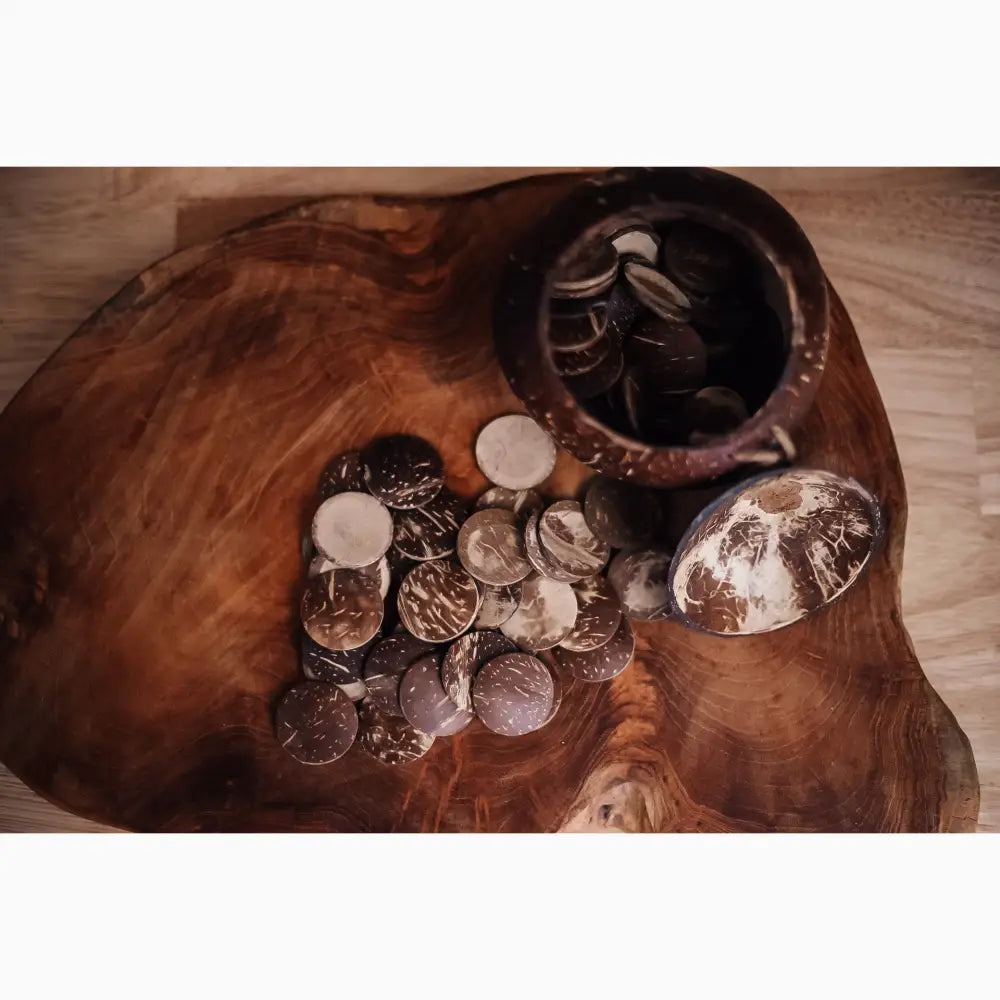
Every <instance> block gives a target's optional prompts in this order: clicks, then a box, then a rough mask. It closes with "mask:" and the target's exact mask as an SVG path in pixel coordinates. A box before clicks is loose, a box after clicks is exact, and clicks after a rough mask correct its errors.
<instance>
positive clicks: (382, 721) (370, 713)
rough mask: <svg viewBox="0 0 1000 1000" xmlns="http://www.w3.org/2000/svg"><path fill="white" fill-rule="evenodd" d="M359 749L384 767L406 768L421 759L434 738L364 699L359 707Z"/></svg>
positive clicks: (432, 743)
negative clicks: (400, 765)
mask: <svg viewBox="0 0 1000 1000" xmlns="http://www.w3.org/2000/svg"><path fill="white" fill-rule="evenodd" d="M358 723H359V726H358V746H359V747H361V749H362V750H364V751H365V753H368V754H371V756H372V757H374V758H375V759H376V760H378V761H381V762H382V763H383V764H407V763H409V762H410V761H411V760H417V758H419V757H423V755H424V754H425V753H427V751H428V750H430V748H431V747H432V746H433V745H434V737H433V736H430V735H429V734H427V733H421V732H420V731H419V730H416V729H414V728H413V726H411V725H410V724H409V722H407V721H406V719H404V718H402V717H401V716H398V715H386V714H385V712H381V711H379V709H378V708H377V707H376V706H375V704H374V703H373V702H372V701H371V700H370V699H366V700H365V701H363V702H362V703H361V704H360V705H359V706H358Z"/></svg>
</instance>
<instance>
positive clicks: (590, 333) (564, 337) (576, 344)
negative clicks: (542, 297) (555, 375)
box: [549, 302, 608, 352]
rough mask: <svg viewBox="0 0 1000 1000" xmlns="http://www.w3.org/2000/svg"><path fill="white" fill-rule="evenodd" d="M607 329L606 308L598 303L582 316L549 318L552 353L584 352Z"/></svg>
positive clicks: (600, 337) (601, 336) (601, 337)
mask: <svg viewBox="0 0 1000 1000" xmlns="http://www.w3.org/2000/svg"><path fill="white" fill-rule="evenodd" d="M607 329H608V310H607V306H606V305H605V304H604V303H603V302H598V303H597V304H595V305H594V306H593V307H592V308H590V309H589V310H588V311H587V312H586V313H584V314H583V315H582V316H558V315H555V316H551V317H550V318H549V343H550V344H551V345H552V350H553V351H574V352H575V351H584V350H586V349H587V348H588V347H593V346H594V344H596V343H597V342H598V341H599V340H601V339H603V337H604V335H605V333H606V332H607Z"/></svg>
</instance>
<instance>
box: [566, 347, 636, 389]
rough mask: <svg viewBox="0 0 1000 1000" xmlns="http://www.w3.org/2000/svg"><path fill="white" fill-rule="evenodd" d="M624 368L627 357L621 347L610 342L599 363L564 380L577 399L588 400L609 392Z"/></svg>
mask: <svg viewBox="0 0 1000 1000" xmlns="http://www.w3.org/2000/svg"><path fill="white" fill-rule="evenodd" d="M624 369H625V357H624V355H623V354H622V351H621V348H620V347H618V345H617V344H615V343H612V342H609V345H608V350H607V353H606V354H605V355H604V357H603V358H602V359H601V361H600V363H599V364H597V365H595V366H594V367H593V368H591V369H590V370H589V371H586V372H584V373H583V374H580V375H572V376H566V377H565V379H564V381H565V384H566V388H567V389H569V391H570V392H571V393H573V395H574V396H575V397H576V398H577V399H579V400H581V401H586V400H588V399H593V398H594V397H595V396H600V395H601V393H602V392H607V391H608V389H610V388H611V387H612V386H613V385H614V384H615V383H616V382H617V381H618V379H619V378H621V374H622V372H623V371H624Z"/></svg>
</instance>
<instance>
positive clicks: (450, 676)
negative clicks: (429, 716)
mask: <svg viewBox="0 0 1000 1000" xmlns="http://www.w3.org/2000/svg"><path fill="white" fill-rule="evenodd" d="M516 652H517V645H516V644H515V643H514V642H513V641H512V640H510V639H508V638H507V636H505V635H503V634H502V633H500V632H494V631H481V632H468V633H466V634H465V635H463V636H461V637H460V638H458V639H456V640H455V641H454V642H453V643H452V644H451V645H450V646H449V647H448V652H447V653H445V655H444V659H443V660H442V661H441V682H442V683H443V684H444V689H445V691H447V692H448V697H449V698H450V699H451V700H452V701H453V702H454V703H455V704H456V705H458V707H459V708H462V709H466V710H469V711H471V710H472V681H473V679H474V678H475V676H476V674H477V673H479V670H480V668H481V667H482V666H483V664H484V663H488V662H489V661H490V660H492V659H493V658H494V657H495V656H499V655H500V654H501V653H516Z"/></svg>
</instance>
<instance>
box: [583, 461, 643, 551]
mask: <svg viewBox="0 0 1000 1000" xmlns="http://www.w3.org/2000/svg"><path fill="white" fill-rule="evenodd" d="M660 510H661V508H660V500H659V498H658V497H657V495H656V494H655V493H654V492H653V491H652V490H647V489H643V488H642V487H641V486H633V485H632V484H631V483H623V482H621V481H620V480H617V479H607V478H605V477H603V476H599V477H598V478H597V479H594V480H593V481H592V482H591V483H590V485H589V486H588V487H587V493H586V496H585V497H584V501H583V516H584V518H585V519H586V521H587V526H588V527H589V528H590V530H591V531H592V532H593V533H594V534H595V535H596V536H597V537H598V538H600V539H601V540H602V541H603V542H605V543H606V544H607V545H609V546H610V547H611V548H613V549H636V548H641V547H642V546H644V545H648V544H649V543H650V542H651V541H652V540H653V538H654V537H655V535H656V532H657V529H658V527H659V525H660V520H661V513H660Z"/></svg>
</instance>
